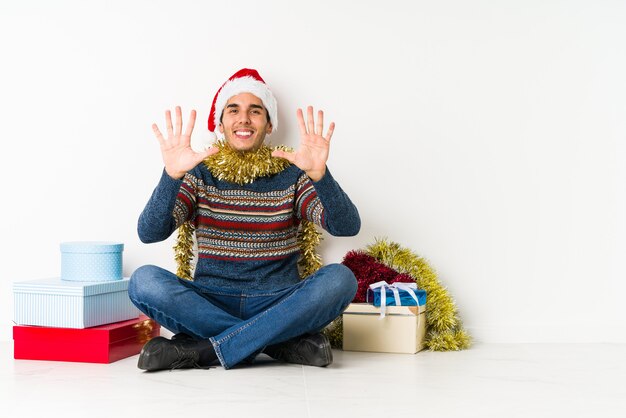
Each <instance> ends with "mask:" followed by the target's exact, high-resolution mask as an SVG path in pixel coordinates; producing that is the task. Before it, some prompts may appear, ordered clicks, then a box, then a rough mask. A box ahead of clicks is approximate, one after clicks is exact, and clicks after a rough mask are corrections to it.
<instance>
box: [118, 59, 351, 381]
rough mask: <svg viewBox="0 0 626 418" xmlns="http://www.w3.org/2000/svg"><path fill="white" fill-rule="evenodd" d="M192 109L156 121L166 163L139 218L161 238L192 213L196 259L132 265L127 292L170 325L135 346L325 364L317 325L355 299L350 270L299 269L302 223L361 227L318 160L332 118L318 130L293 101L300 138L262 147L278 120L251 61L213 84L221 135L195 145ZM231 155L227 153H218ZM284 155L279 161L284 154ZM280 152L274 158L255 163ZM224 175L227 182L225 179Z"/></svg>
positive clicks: (215, 124)
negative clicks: (237, 177)
mask: <svg viewBox="0 0 626 418" xmlns="http://www.w3.org/2000/svg"><path fill="white" fill-rule="evenodd" d="M195 118H196V112H195V111H192V112H191V116H190V118H189V122H188V123H187V126H186V127H185V129H184V131H183V124H182V112H181V109H180V107H177V108H176V119H175V125H174V126H173V125H172V117H171V114H170V112H169V111H167V112H166V117H165V120H166V129H167V138H165V137H164V136H163V135H162V134H161V132H160V130H159V128H158V127H157V126H156V124H154V125H153V126H152V128H153V131H154V133H155V135H156V137H157V139H158V141H159V143H160V145H161V153H162V156H163V162H164V164H165V169H164V171H163V173H162V176H161V179H160V181H159V183H158V185H157V186H156V188H155V190H154V192H153V194H152V196H151V198H150V200H149V201H148V203H147V205H146V207H145V209H144V210H143V212H142V213H141V215H140V217H139V223H138V233H139V237H140V239H141V240H142V242H145V243H151V242H158V241H162V240H165V239H166V238H168V237H169V236H170V235H171V234H172V233H173V232H174V231H175V230H176V229H177V228H178V227H179V226H181V225H182V224H183V223H185V222H191V223H192V224H193V227H194V228H195V231H196V238H197V246H198V260H197V264H196V268H195V273H194V278H193V280H184V279H183V278H181V277H178V276H176V275H174V274H173V273H170V272H169V271H167V270H164V269H162V268H159V267H156V266H143V267H140V268H139V269H138V270H137V271H135V273H134V274H133V275H132V277H131V281H130V285H129V295H130V298H131V300H132V301H133V303H134V304H135V305H137V307H138V308H139V309H140V310H141V311H143V312H144V313H145V314H146V315H148V316H149V317H151V318H153V319H155V320H156V321H157V322H158V323H160V324H161V325H162V326H164V327H165V328H167V329H169V330H170V331H172V332H173V333H175V335H174V337H173V338H172V339H171V340H168V339H166V338H163V337H157V338H154V339H152V340H151V341H149V342H148V343H146V345H145V346H144V348H143V349H142V351H141V354H140V356H139V363H138V367H139V368H140V369H143V370H150V371H152V370H162V369H173V368H191V367H196V368H207V367H209V366H210V365H212V364H217V363H218V362H219V363H220V364H221V365H222V366H223V367H224V368H227V369H228V368H231V367H233V366H235V365H237V364H239V363H242V362H245V363H249V362H251V361H252V360H253V359H254V357H255V356H256V355H257V354H259V353H261V352H265V353H266V354H268V355H270V356H271V357H273V358H275V359H278V360H283V361H287V362H291V363H298V364H306V365H313V366H327V365H329V364H331V363H332V351H331V349H330V343H329V341H328V339H327V338H326V336H324V335H323V334H322V333H320V330H321V329H323V327H324V326H326V325H327V324H328V323H330V322H331V321H332V320H333V319H335V318H336V317H337V316H339V315H340V314H341V312H343V310H344V309H345V308H346V307H347V305H348V304H349V303H350V302H351V301H352V299H353V297H354V295H355V293H356V289H357V284H356V279H355V277H354V275H353V274H352V272H351V271H350V270H349V269H348V268H346V267H345V266H343V265H341V264H334V265H328V266H324V267H322V268H320V269H319V270H318V271H317V272H315V273H313V274H311V275H310V276H309V277H306V278H305V279H304V280H300V277H299V275H298V268H297V260H298V257H299V256H300V250H299V247H298V242H297V241H298V239H297V233H298V226H299V224H300V223H301V222H302V221H310V222H314V223H315V224H317V225H319V226H321V227H322V228H324V229H325V230H326V231H328V232H329V233H330V234H332V235H335V236H351V235H355V234H357V233H358V231H359V229H360V218H359V215H358V212H357V209H356V207H355V206H354V205H353V204H352V202H351V201H350V199H349V198H348V196H347V195H346V194H345V193H344V192H343V191H342V189H341V188H340V187H339V185H338V184H337V183H336V182H335V180H334V179H333V177H332V176H331V174H330V172H329V171H328V169H327V167H326V161H327V159H328V151H329V146H330V139H331V136H332V134H333V130H334V124H333V123H331V124H330V127H329V129H328V131H327V132H326V135H324V134H323V129H324V120H323V113H322V111H319V112H318V114H317V121H315V118H314V114H313V109H312V108H311V107H310V106H309V107H308V109H307V119H306V121H305V119H304V115H303V113H302V110H300V109H298V112H297V118H298V123H299V127H300V136H301V138H300V146H299V148H298V149H297V150H296V151H295V152H288V151H285V150H281V149H274V150H270V148H268V147H267V146H265V145H264V140H265V137H266V135H269V134H270V133H271V132H272V131H273V130H275V129H276V128H277V122H278V120H277V106H276V99H275V98H274V96H273V94H272V93H271V91H270V90H269V89H268V87H267V85H266V84H265V82H264V81H263V79H262V78H261V77H260V75H259V74H258V73H257V72H256V71H255V70H250V69H243V70H240V71H238V72H237V73H235V74H234V75H233V76H232V77H231V78H230V79H229V80H227V81H226V83H224V85H222V87H221V88H220V89H219V90H218V92H217V94H216V95H215V98H214V100H213V105H212V107H211V113H210V116H209V130H210V131H211V132H214V133H215V134H216V136H218V137H219V138H220V139H222V140H223V142H224V143H223V144H222V145H221V146H219V144H218V145H216V146H212V147H211V148H209V149H207V150H205V151H203V152H195V151H194V150H192V148H191V146H190V140H191V134H192V131H193V128H194V123H195ZM220 153H224V158H223V159H222V160H220V161H222V163H224V162H226V163H228V164H230V165H233V164H234V165H235V170H234V171H235V172H236V174H237V173H240V172H246V173H251V175H250V176H249V178H247V179H246V180H245V181H232V180H233V179H232V178H230V177H228V176H226V177H228V178H227V179H224V176H223V172H222V171H221V170H222V165H224V164H222V165H220V164H211V163H210V161H212V160H211V158H215V157H220V156H221V154H220ZM226 156H228V158H226ZM284 160H287V161H288V163H287V162H286V161H284ZM277 162H282V163H284V164H283V166H282V168H280V169H276V170H274V171H271V170H270V171H267V170H265V171H264V168H263V167H268V166H271V165H272V164H274V165H275V163H277ZM229 180H231V181H229Z"/></svg>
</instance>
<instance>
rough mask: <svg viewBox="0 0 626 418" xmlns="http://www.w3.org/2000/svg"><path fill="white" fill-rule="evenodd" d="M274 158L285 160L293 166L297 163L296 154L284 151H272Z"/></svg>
mask: <svg viewBox="0 0 626 418" xmlns="http://www.w3.org/2000/svg"><path fill="white" fill-rule="evenodd" d="M272 157H276V158H284V159H285V160H287V161H289V162H290V163H292V164H294V163H295V161H296V154H295V153H293V152H287V151H283V150H274V151H272Z"/></svg>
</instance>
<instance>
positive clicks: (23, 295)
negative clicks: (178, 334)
mask: <svg viewBox="0 0 626 418" xmlns="http://www.w3.org/2000/svg"><path fill="white" fill-rule="evenodd" d="M123 250H124V244H121V243H111V242H68V243H63V244H61V277H59V278H46V279H36V280H28V281H22V282H15V283H13V298H14V322H15V323H16V325H15V326H14V327H13V341H14V357H15V358H16V359H26V360H57V361H77V362H87V363H112V362H114V361H117V360H120V359H123V358H126V357H130V356H133V355H136V354H139V352H140V351H141V348H142V347H143V345H144V344H145V343H146V342H147V341H149V340H150V339H151V338H153V337H156V336H158V335H159V333H160V327H159V325H158V324H157V323H156V322H154V321H153V320H151V319H149V318H148V317H146V316H145V315H142V314H141V312H140V311H139V310H138V309H137V308H136V307H135V306H134V305H133V303H132V302H131V301H130V299H129V297H128V283H129V279H128V278H124V277H122V252H123Z"/></svg>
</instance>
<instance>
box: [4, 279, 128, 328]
mask: <svg viewBox="0 0 626 418" xmlns="http://www.w3.org/2000/svg"><path fill="white" fill-rule="evenodd" d="M129 282H130V279H128V278H123V279H121V280H112V281H105V282H77V281H67V280H61V279H60V278H52V279H36V280H27V281H23V282H15V283H13V302H14V304H13V309H14V319H13V320H14V321H15V323H16V324H18V325H39V326H45V327H59V328H88V327H95V326H98V325H103V324H109V323H112V322H119V321H126V320H129V319H133V318H137V317H138V316H139V314H140V312H139V310H138V309H137V308H136V307H135V305H133V303H132V302H131V300H130V298H129V297H128V283H129Z"/></svg>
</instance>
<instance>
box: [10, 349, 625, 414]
mask: <svg viewBox="0 0 626 418" xmlns="http://www.w3.org/2000/svg"><path fill="white" fill-rule="evenodd" d="M334 356H335V362H334V363H333V364H332V365H331V366H329V367H327V368H316V367H303V366H298V365H289V364H280V363H276V362H274V361H271V360H270V359H269V358H267V357H264V356H263V357H262V358H260V361H259V364H257V365H254V366H252V367H247V368H235V369H233V370H228V371H226V370H223V369H222V368H214V369H211V370H177V371H171V372H170V371H164V372H155V373H145V372H142V371H140V370H139V369H137V368H136V362H137V356H134V357H130V358H127V359H124V360H120V361H118V362H116V363H113V364H108V365H104V364H87V363H63V362H48V361H26V360H14V359H13V348H12V344H11V343H10V342H0V361H1V363H0V416H2V417H10V418H12V417H46V416H59V417H89V418H91V417H108V418H119V417H142V418H145V417H173V418H178V417H219V416H223V417H229V418H230V417H248V416H250V417H342V418H346V417H359V418H365V417H379V418H380V417H393V418H398V417H437V418H445V417H507V418H508V417H525V418H528V417H568V418H570V417H626V345H611V344H597V345H594V344H572V345H565V344H563V345H532V344H528V345H504V344H493V345H483V344H477V345H475V346H474V347H473V348H472V349H470V350H466V351H462V352H448V353H435V352H427V351H423V352H421V353H418V354H416V355H401V354H374V353H355V352H342V351H335V352H334ZM7 410H8V411H9V414H8V415H5V413H6V412H5V411H7ZM51 414H52V415H51Z"/></svg>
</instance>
